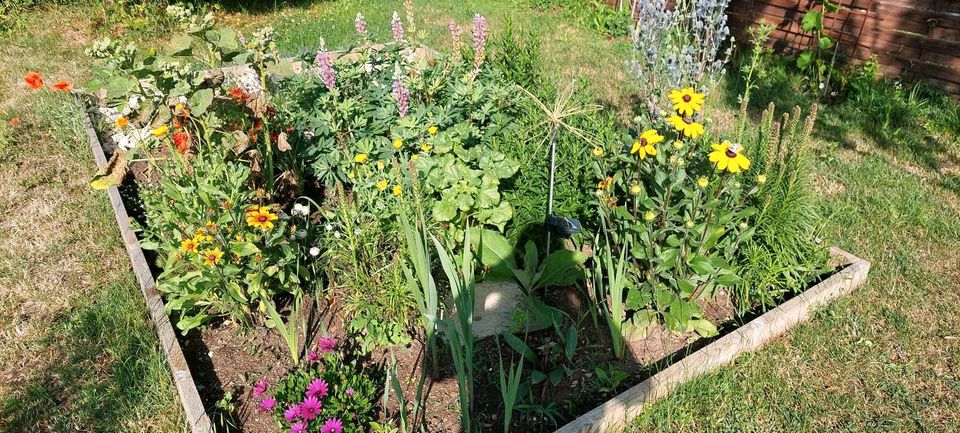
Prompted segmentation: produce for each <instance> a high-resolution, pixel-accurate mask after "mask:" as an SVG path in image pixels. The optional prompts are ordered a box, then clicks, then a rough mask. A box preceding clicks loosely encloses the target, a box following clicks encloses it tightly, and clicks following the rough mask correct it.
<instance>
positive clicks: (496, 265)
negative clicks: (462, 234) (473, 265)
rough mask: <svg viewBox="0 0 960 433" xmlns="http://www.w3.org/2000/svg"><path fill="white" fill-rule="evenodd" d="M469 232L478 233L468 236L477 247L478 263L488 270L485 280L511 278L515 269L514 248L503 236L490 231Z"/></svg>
mask: <svg viewBox="0 0 960 433" xmlns="http://www.w3.org/2000/svg"><path fill="white" fill-rule="evenodd" d="M470 230H476V231H479V233H477V234H476V235H472V236H470V239H473V240H474V242H475V244H474V246H479V248H477V250H478V251H479V252H480V263H483V265H484V266H486V267H488V268H489V272H487V278H490V277H493V278H512V277H513V270H514V269H516V268H517V262H516V260H515V259H514V247H513V245H511V244H510V241H508V240H507V238H505V237H504V236H503V235H501V234H500V233H497V232H496V231H493V230H490V229H478V228H471V229H470Z"/></svg>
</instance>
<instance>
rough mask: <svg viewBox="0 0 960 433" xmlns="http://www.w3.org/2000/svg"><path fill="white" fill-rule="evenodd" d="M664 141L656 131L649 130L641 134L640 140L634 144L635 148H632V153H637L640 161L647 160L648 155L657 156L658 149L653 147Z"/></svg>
mask: <svg viewBox="0 0 960 433" xmlns="http://www.w3.org/2000/svg"><path fill="white" fill-rule="evenodd" d="M661 141H663V136H662V135H660V134H659V133H657V131H656V130H655V129H648V130H646V131H643V133H642V134H640V138H638V139H637V141H635V142H634V143H633V147H632V148H630V153H636V154H637V156H639V157H640V159H645V158H646V157H647V155H649V156H654V155H656V154H657V149H656V148H654V147H653V145H654V144H657V143H659V142H661Z"/></svg>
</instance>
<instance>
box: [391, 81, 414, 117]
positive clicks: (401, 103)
mask: <svg viewBox="0 0 960 433" xmlns="http://www.w3.org/2000/svg"><path fill="white" fill-rule="evenodd" d="M393 99H395V100H396V101H397V111H398V112H399V113H400V117H407V112H408V111H410V90H408V89H407V87H406V86H404V85H403V83H401V82H400V79H399V78H396V79H394V80H393Z"/></svg>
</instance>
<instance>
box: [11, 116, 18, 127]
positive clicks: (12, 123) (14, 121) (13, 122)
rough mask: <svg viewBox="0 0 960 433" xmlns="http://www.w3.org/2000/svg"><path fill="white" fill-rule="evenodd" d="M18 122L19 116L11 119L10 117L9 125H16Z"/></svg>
mask: <svg viewBox="0 0 960 433" xmlns="http://www.w3.org/2000/svg"><path fill="white" fill-rule="evenodd" d="M19 124H20V118H19V117H14V118H13V119H10V126H17V125H19Z"/></svg>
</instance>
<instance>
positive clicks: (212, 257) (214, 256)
mask: <svg viewBox="0 0 960 433" xmlns="http://www.w3.org/2000/svg"><path fill="white" fill-rule="evenodd" d="M202 257H203V264H205V265H207V266H213V265H216V264H217V263H220V259H222V258H223V251H220V248H219V247H215V248H207V249H205V250H203V254H202Z"/></svg>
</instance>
